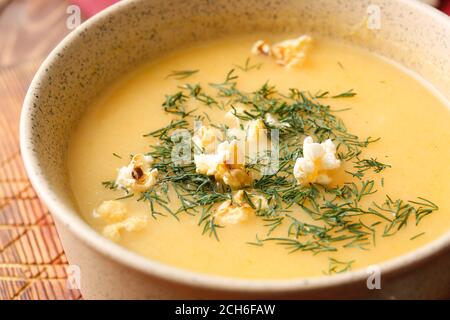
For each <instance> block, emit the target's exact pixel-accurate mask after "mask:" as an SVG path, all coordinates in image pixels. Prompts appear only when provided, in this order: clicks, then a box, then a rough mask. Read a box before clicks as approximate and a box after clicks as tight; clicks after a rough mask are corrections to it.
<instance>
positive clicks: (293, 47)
mask: <svg viewBox="0 0 450 320" xmlns="http://www.w3.org/2000/svg"><path fill="white" fill-rule="evenodd" d="M311 44H312V38H311V37H310V36H308V35H303V36H300V37H298V38H296V39H289V40H285V41H282V42H279V43H276V44H274V45H273V46H270V45H269V44H268V43H266V42H265V41H263V40H258V41H257V42H255V44H254V45H253V47H252V50H251V52H252V53H253V54H262V55H265V56H271V57H272V58H273V59H275V62H276V63H278V64H280V65H282V66H285V67H286V68H291V67H293V66H296V65H298V66H301V65H302V64H303V63H304V62H305V60H306V54H307V53H308V51H309V49H310V47H311Z"/></svg>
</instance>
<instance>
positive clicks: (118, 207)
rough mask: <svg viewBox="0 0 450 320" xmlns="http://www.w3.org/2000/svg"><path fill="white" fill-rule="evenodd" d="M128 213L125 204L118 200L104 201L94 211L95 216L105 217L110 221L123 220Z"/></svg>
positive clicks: (104, 218)
mask: <svg viewBox="0 0 450 320" xmlns="http://www.w3.org/2000/svg"><path fill="white" fill-rule="evenodd" d="M126 214H127V210H126V208H125V206H124V204H123V203H122V202H120V201H117V200H108V201H103V202H102V203H101V204H100V206H99V207H98V208H97V209H95V210H94V213H93V215H94V217H95V218H100V219H103V220H105V221H106V222H108V223H111V222H119V221H122V220H123V219H125V217H126Z"/></svg>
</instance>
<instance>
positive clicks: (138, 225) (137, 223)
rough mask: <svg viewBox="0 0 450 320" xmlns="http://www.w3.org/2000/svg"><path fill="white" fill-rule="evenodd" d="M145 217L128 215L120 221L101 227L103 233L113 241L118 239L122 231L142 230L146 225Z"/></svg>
mask: <svg viewBox="0 0 450 320" xmlns="http://www.w3.org/2000/svg"><path fill="white" fill-rule="evenodd" d="M147 223H148V220H147V218H146V217H130V218H128V219H125V220H123V221H121V222H117V223H114V224H110V225H108V226H106V227H105V228H104V229H103V235H104V236H105V237H107V238H109V239H111V240H113V241H116V242H117V241H120V239H121V237H122V233H123V232H124V231H126V232H137V231H141V230H143V229H144V228H145V227H146V226H147Z"/></svg>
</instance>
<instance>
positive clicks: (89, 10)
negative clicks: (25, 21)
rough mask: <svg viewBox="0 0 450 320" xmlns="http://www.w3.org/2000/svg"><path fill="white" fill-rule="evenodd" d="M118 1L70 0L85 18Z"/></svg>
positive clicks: (449, 9) (444, 4) (447, 4)
mask: <svg viewBox="0 0 450 320" xmlns="http://www.w3.org/2000/svg"><path fill="white" fill-rule="evenodd" d="M118 1H119V0H71V2H72V3H73V4H76V5H78V6H79V7H80V8H81V10H82V12H83V15H84V16H85V17H87V18H88V17H91V16H93V15H94V14H96V13H97V12H99V11H101V10H103V9H105V8H106V7H108V6H110V5H112V4H113V3H115V2H118ZM439 8H440V9H441V10H442V11H444V12H446V13H447V14H448V15H450V0H441V5H440V7H439Z"/></svg>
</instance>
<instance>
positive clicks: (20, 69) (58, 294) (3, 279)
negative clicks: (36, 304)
mask: <svg viewBox="0 0 450 320" xmlns="http://www.w3.org/2000/svg"><path fill="white" fill-rule="evenodd" d="M67 6H68V2H67V1H64V0H0V299H79V298H80V297H81V295H80V293H79V291H78V290H71V289H68V288H69V286H68V285H67V283H68V282H67V272H66V271H67V260H66V258H65V256H64V251H63V248H62V246H61V243H60V241H59V239H58V235H57V233H56V229H55V226H54V223H53V220H52V218H51V216H50V215H49V213H48V211H47V209H46V208H45V206H44V205H43V204H42V203H41V202H40V201H39V199H38V198H37V196H36V194H35V192H34V190H33V188H32V187H31V185H30V183H29V181H28V179H27V177H26V174H25V170H24V167H23V164H22V160H21V156H20V150H19V144H18V139H19V131H18V126H19V115H20V110H21V106H22V101H23V98H24V96H25V93H26V90H27V88H28V85H29V83H30V81H31V79H32V77H33V75H34V73H35V72H36V70H37V68H38V67H39V65H40V63H41V62H42V61H43V59H44V58H45V57H46V56H47V54H48V53H49V52H50V50H51V49H52V48H53V47H54V46H55V45H56V44H57V43H58V42H59V41H60V40H61V39H62V38H63V37H64V36H65V35H66V34H67V33H69V30H68V29H67V28H66V19H67V14H66V9H67Z"/></svg>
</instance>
